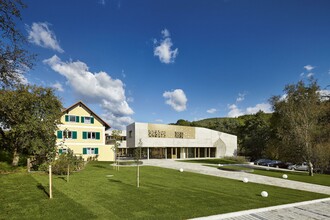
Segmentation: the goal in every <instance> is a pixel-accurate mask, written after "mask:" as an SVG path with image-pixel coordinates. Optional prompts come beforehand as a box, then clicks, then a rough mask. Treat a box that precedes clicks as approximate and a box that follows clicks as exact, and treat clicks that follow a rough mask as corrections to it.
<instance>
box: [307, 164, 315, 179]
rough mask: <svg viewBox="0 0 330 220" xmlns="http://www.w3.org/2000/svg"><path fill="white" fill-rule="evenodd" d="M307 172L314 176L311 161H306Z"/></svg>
mask: <svg viewBox="0 0 330 220" xmlns="http://www.w3.org/2000/svg"><path fill="white" fill-rule="evenodd" d="M308 172H309V175H310V176H314V172H313V164H312V162H311V161H308Z"/></svg>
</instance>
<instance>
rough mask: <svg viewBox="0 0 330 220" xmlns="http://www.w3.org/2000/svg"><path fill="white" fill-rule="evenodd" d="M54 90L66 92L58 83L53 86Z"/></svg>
mask: <svg viewBox="0 0 330 220" xmlns="http://www.w3.org/2000/svg"><path fill="white" fill-rule="evenodd" d="M51 86H52V87H53V88H54V89H56V90H57V91H59V92H64V89H63V86H62V84H61V83H59V82H56V83H54V84H53V85H51Z"/></svg>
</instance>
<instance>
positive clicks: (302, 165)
mask: <svg viewBox="0 0 330 220" xmlns="http://www.w3.org/2000/svg"><path fill="white" fill-rule="evenodd" d="M288 169H290V170H299V171H308V165H307V163H306V162H303V163H300V164H295V165H292V166H290V167H288Z"/></svg>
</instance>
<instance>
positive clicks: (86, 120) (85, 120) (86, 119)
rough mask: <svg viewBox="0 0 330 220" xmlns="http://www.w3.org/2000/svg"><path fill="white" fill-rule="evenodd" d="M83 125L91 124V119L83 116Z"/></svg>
mask: <svg viewBox="0 0 330 220" xmlns="http://www.w3.org/2000/svg"><path fill="white" fill-rule="evenodd" d="M84 123H85V124H91V123H92V117H89V116H85V117H84Z"/></svg>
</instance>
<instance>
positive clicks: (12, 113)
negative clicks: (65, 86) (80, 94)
mask: <svg viewBox="0 0 330 220" xmlns="http://www.w3.org/2000/svg"><path fill="white" fill-rule="evenodd" d="M61 109H62V104H61V102H60V101H59V99H58V98H57V97H56V96H55V95H54V92H53V90H52V89H50V88H42V87H37V86H25V85H20V86H19V87H17V89H15V90H0V124H1V126H0V135H1V136H2V137H1V138H2V140H3V141H4V142H5V148H6V150H7V151H10V152H11V153H12V155H13V156H12V157H13V159H12V165H13V166H17V165H18V161H19V157H20V154H22V153H24V154H28V155H35V156H37V157H39V158H44V160H45V159H49V158H52V157H53V156H54V153H55V143H56V136H55V131H56V130H57V124H59V123H60V117H61Z"/></svg>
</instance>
